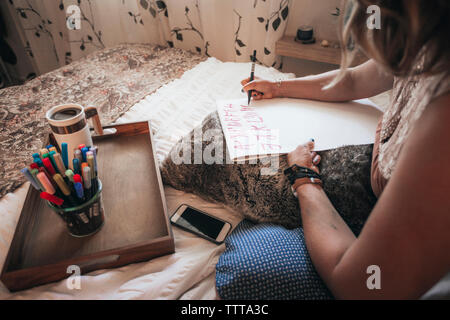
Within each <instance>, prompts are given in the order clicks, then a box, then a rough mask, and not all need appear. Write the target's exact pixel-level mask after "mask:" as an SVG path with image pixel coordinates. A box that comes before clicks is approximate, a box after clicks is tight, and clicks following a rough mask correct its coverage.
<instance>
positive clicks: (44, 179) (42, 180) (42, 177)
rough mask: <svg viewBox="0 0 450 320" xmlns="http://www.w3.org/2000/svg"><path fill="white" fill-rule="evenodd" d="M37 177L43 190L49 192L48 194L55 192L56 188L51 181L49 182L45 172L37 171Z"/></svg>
mask: <svg viewBox="0 0 450 320" xmlns="http://www.w3.org/2000/svg"><path fill="white" fill-rule="evenodd" d="M37 178H38V179H39V182H40V183H41V184H42V186H43V187H44V189H45V192H47V193H49V194H55V193H56V190H55V188H54V187H53V185H52V183H51V182H50V180H49V179H48V178H47V176H46V175H45V173H43V172H39V173H38V174H37Z"/></svg>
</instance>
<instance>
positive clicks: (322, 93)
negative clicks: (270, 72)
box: [242, 60, 393, 101]
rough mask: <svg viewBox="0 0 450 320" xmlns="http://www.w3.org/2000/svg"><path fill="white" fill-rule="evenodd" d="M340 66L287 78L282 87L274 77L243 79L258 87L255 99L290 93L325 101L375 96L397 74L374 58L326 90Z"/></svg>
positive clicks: (246, 84) (250, 86)
mask: <svg viewBox="0 0 450 320" xmlns="http://www.w3.org/2000/svg"><path fill="white" fill-rule="evenodd" d="M338 72H339V70H333V71H330V72H326V73H322V74H319V75H313V76H307V77H302V78H297V79H291V80H283V81H282V82H281V86H280V87H278V86H277V84H276V83H275V82H273V81H268V80H262V79H257V80H254V81H252V82H249V81H248V80H249V79H245V80H243V81H242V85H244V90H245V91H248V90H256V91H258V92H262V93H264V95H261V94H258V93H257V92H255V93H254V96H253V97H254V99H256V100H258V99H263V98H269V99H270V98H276V97H290V98H302V99H312V100H321V101H348V100H355V99H363V98H368V97H372V96H374V95H377V94H379V93H382V92H384V91H386V90H389V89H391V88H392V84H393V77H392V76H390V75H388V74H386V73H385V72H383V71H382V70H381V68H380V67H379V66H378V65H377V64H376V63H375V61H373V60H369V61H367V62H366V63H363V64H361V65H359V66H357V67H354V68H350V69H348V72H347V73H346V75H345V77H344V78H343V79H342V80H341V81H340V82H339V83H337V84H336V85H335V86H333V87H332V88H330V89H327V90H323V87H324V86H326V85H327V84H329V83H330V82H331V81H332V80H333V79H334V78H335V77H336V75H337V74H338Z"/></svg>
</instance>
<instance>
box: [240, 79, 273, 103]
mask: <svg viewBox="0 0 450 320" xmlns="http://www.w3.org/2000/svg"><path fill="white" fill-rule="evenodd" d="M241 84H242V86H243V88H242V90H243V91H245V92H248V91H249V90H255V91H253V93H252V98H253V99H255V100H261V99H272V98H276V97H277V94H276V87H277V85H276V83H275V82H273V81H270V80H265V79H261V78H258V77H255V80H253V81H251V82H250V78H247V79H244V80H242V81H241Z"/></svg>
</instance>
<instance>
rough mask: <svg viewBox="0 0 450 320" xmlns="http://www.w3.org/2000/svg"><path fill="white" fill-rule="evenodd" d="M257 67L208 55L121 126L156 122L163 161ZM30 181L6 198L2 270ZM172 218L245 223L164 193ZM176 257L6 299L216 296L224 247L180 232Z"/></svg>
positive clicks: (1, 208) (264, 71)
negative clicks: (182, 211)
mask: <svg viewBox="0 0 450 320" xmlns="http://www.w3.org/2000/svg"><path fill="white" fill-rule="evenodd" d="M249 72H250V63H230V62H226V63H224V62H220V61H219V60H217V59H215V58H209V59H208V60H207V61H205V62H202V63H200V64H199V65H197V66H196V67H194V68H193V69H191V70H189V71H187V72H186V73H185V74H184V75H183V76H182V77H181V78H180V79H177V80H174V81H173V82H171V83H169V84H167V85H165V86H164V87H162V88H160V89H159V90H158V91H156V92H155V93H153V94H152V95H150V96H148V97H146V98H145V99H143V100H142V101H141V102H139V103H137V104H136V105H135V106H133V107H132V108H131V109H130V110H129V111H128V112H127V113H126V114H125V115H124V116H123V117H122V118H120V119H119V120H118V121H117V123H125V122H134V121H143V120H152V126H153V129H154V140H155V144H156V148H157V155H158V158H159V159H160V160H162V159H163V158H164V157H165V155H166V154H167V153H168V152H169V151H170V149H171V148H172V146H173V145H174V144H175V143H176V142H177V141H178V139H179V138H181V137H182V136H183V135H185V134H186V133H188V132H189V131H190V130H191V129H193V128H194V127H195V126H196V125H198V124H199V123H200V122H201V121H202V119H203V118H204V117H205V116H206V115H207V114H208V113H209V112H211V111H214V110H215V108H216V103H215V100H216V99H233V98H242V97H243V96H244V95H243V94H242V93H241V92H240V89H241V85H240V80H242V79H243V78H245V77H248V75H249ZM256 75H258V76H262V77H265V78H268V79H281V78H283V79H286V78H291V77H294V75H293V74H282V73H280V72H279V71H277V70H275V69H273V68H265V67H261V66H257V68H256ZM27 188H28V183H27V184H24V185H23V186H22V187H21V188H19V189H17V190H16V191H15V192H14V193H10V194H8V195H6V196H5V197H3V198H2V199H1V200H0V265H3V263H4V260H5V258H6V255H7V252H8V248H9V246H10V243H11V240H12V237H13V234H14V230H15V226H16V224H17V221H18V218H19V215H20V211H21V209H22V205H23V202H24V200H25V195H26V191H27ZM165 194H166V201H167V206H168V211H169V214H170V213H172V212H173V211H174V210H175V209H176V208H177V207H178V206H179V205H180V204H182V203H188V204H190V205H192V206H194V207H197V208H199V209H201V210H203V211H206V212H208V213H211V214H212V215H215V216H217V217H220V218H222V219H224V220H226V221H229V222H230V223H231V224H232V225H233V227H235V226H236V225H237V224H238V223H239V221H240V220H241V219H242V218H241V217H240V216H239V214H238V213H236V212H233V211H232V210H230V209H227V208H226V207H224V206H223V205H220V204H213V203H208V202H206V201H204V200H202V199H200V198H198V197H196V196H194V195H192V194H187V193H184V192H181V191H177V190H174V189H172V188H169V187H166V188H165ZM173 231H174V236H175V253H174V254H171V255H166V256H163V257H159V258H156V259H153V260H150V261H147V262H142V263H137V264H131V265H128V266H124V267H121V268H116V269H108V270H98V271H95V272H92V273H89V274H86V275H83V276H82V277H81V289H80V290H76V289H74V290H70V289H68V287H67V283H66V280H62V281H59V282H56V283H50V284H47V285H43V286H40V287H35V288H32V289H29V290H25V291H21V292H17V293H10V292H9V291H8V290H7V289H6V287H5V286H4V285H3V284H1V283H0V299H214V298H216V292H215V275H214V271H215V265H216V263H217V260H218V258H219V256H220V254H221V253H222V252H223V250H224V245H220V246H217V245H215V244H213V243H210V242H208V241H206V240H204V239H202V238H199V237H197V236H195V235H192V234H190V233H188V232H185V231H182V230H180V229H178V228H176V227H174V228H173Z"/></svg>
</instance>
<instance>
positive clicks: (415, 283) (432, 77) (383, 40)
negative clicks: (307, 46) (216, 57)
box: [243, 0, 450, 299]
mask: <svg viewBox="0 0 450 320" xmlns="http://www.w3.org/2000/svg"><path fill="white" fill-rule="evenodd" d="M373 4H375V5H378V6H379V7H380V9H381V29H369V28H368V27H367V26H366V20H367V18H368V16H369V15H368V14H367V13H366V9H367V7H368V6H369V5H373ZM449 15H450V4H449V3H448V1H427V0H413V1H410V0H409V1H405V0H403V1H387V0H379V1H363V0H358V1H353V7H352V8H351V14H350V16H349V18H348V20H347V23H346V25H345V27H344V41H345V42H343V43H349V42H347V41H348V35H350V34H351V35H352V37H353V39H354V40H355V42H356V43H357V44H358V45H359V46H360V47H361V49H362V50H363V51H364V52H365V53H366V55H367V56H369V57H370V58H371V60H369V61H368V62H366V63H364V64H363V65H360V66H358V67H355V68H350V69H347V70H345V68H344V70H341V71H332V72H328V73H325V74H321V75H317V76H309V77H304V78H299V79H293V80H286V81H282V82H271V81H266V80H262V79H257V80H255V81H252V82H248V79H246V80H244V81H243V85H244V90H245V91H249V90H256V91H255V92H254V93H253V98H254V99H270V98H274V97H291V98H304V99H317V100H322V101H346V100H353V99H361V98H367V97H371V96H374V95H376V94H379V93H381V92H384V91H386V90H388V89H393V93H392V101H391V104H390V106H389V107H388V108H387V110H386V112H385V114H384V116H383V118H382V120H381V121H380V125H379V129H378V130H377V138H376V142H375V145H374V152H373V162H372V176H371V179H372V188H373V191H374V193H375V194H376V195H377V196H378V202H377V204H376V206H375V208H374V209H373V211H372V213H371V215H370V217H369V219H368V220H367V222H366V223H365V225H364V228H363V230H362V232H361V234H360V235H359V236H358V237H357V238H356V237H355V236H354V234H353V233H352V231H351V230H350V229H349V227H348V226H347V225H346V223H345V222H344V221H343V220H342V218H341V217H340V216H339V214H337V212H336V211H335V209H334V208H333V205H332V204H331V203H330V201H329V200H328V198H327V195H326V194H325V193H324V191H323V190H322V188H321V186H320V185H319V184H314V183H305V184H300V186H298V187H297V189H296V190H295V191H296V193H297V195H298V199H299V203H300V207H301V216H302V221H303V232H304V237H305V241H306V247H307V249H308V252H309V255H310V258H311V261H312V263H313V265H314V267H315V269H316V270H317V273H318V274H319V275H320V277H321V278H322V280H323V281H324V283H325V284H326V286H327V287H328V289H329V290H330V291H331V293H332V295H333V296H334V297H335V298H340V299H348V298H350V299H353V298H357V299H366V298H369V299H371V298H382V299H391V298H393V299H404V298H406V299H415V298H419V297H421V296H422V295H423V294H424V293H425V292H426V291H427V290H428V289H430V288H431V287H432V286H433V285H434V284H435V283H436V282H438V281H439V280H440V279H441V278H442V277H443V276H445V274H446V273H447V272H448V271H449V270H450V232H449V230H450V142H449V141H450V125H449V123H450V92H449V90H450V78H449V70H450V69H449V63H450V52H449V51H450V50H449V42H448V34H447V33H448V32H449V31H450V26H449V19H448V16H449ZM345 57H346V55H344V59H345ZM343 65H344V66H345V65H346V63H344V64H343ZM330 83H331V85H329V84H330ZM327 85H328V87H327V88H325V89H323V87H324V86H327ZM313 149H314V142H310V143H308V144H306V145H301V146H299V147H298V148H297V149H296V150H294V151H293V152H291V153H290V154H289V155H288V162H289V165H290V166H291V165H294V164H296V165H298V166H302V167H307V168H310V169H312V170H314V171H316V172H319V170H318V168H317V165H318V164H319V162H320V157H319V156H317V155H316V153H315V152H313ZM370 266H372V267H373V266H375V269H370V268H372V267H370ZM368 268H369V269H368ZM374 270H375V271H377V270H378V271H379V276H380V279H381V282H379V283H378V284H377V283H376V281H374V282H373V284H374V286H375V288H374V286H370V285H369V284H370V283H371V280H370V279H369V280H368V278H370V276H371V275H372V274H375V271H374Z"/></svg>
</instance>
